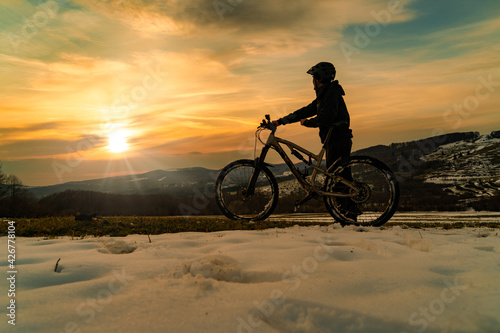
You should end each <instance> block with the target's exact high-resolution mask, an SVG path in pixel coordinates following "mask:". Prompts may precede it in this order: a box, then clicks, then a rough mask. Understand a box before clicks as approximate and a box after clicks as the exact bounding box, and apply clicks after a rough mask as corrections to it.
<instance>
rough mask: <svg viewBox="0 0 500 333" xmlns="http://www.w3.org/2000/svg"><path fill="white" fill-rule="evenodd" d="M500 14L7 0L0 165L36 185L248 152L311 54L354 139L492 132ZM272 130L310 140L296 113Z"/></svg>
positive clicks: (421, 7)
mask: <svg viewBox="0 0 500 333" xmlns="http://www.w3.org/2000/svg"><path fill="white" fill-rule="evenodd" d="M499 14H500V2H499V1H497V0H481V1H472V0H439V1H435V0H400V1H394V0H391V1H387V0H384V1H379V0H353V1H337V0H330V1H326V0H316V1H310V0H307V1H306V0H296V1H286V0H273V1H267V0H266V1H264V0H252V1H251V0H215V1H212V0H207V1H202V0H182V1H181V0H171V1H169V0H164V1H147V0H104V1H102V0H48V1H38V0H30V1H28V0H2V2H1V4H0V114H1V118H0V119H1V121H0V138H1V140H0V161H2V163H3V171H5V172H8V173H13V174H15V175H17V176H18V177H19V178H20V179H21V180H22V181H23V183H24V184H26V185H30V186H39V185H49V184H58V183H62V182H68V181H81V180H86V179H95V178H102V177H109V176H116V175H124V174H130V173H142V172H147V171H152V170H156V169H175V168H184V167H206V168H212V169H220V168H222V167H224V166H225V165H226V164H228V163H229V162H231V161H233V160H236V159H241V158H253V156H254V150H255V142H254V139H255V137H254V132H255V129H256V127H257V125H258V124H259V123H260V121H261V119H262V118H263V116H264V115H265V114H270V115H271V118H272V119H277V118H279V117H281V116H284V115H287V114H288V113H290V112H293V111H295V110H297V109H299V108H301V107H302V106H305V105H307V104H309V103H310V102H311V101H312V100H314V98H315V92H314V90H313V86H312V82H311V76H310V75H308V74H306V71H307V70H308V69H309V68H310V67H311V66H313V65H314V64H316V63H318V62H320V61H329V62H332V63H333V64H334V65H335V67H336V68H337V79H338V80H339V83H340V84H341V85H342V86H343V87H344V90H345V91H346V96H344V97H345V101H346V104H347V107H348V110H349V112H350V116H351V128H352V130H353V134H354V139H353V143H354V145H353V150H357V149H361V148H366V147H370V146H373V145H378V144H385V145H387V144H390V143H394V142H405V141H411V140H415V139H421V138H427V137H430V136H433V135H436V134H442V133H452V132H466V131H478V132H480V133H481V134H489V133H490V132H491V131H494V130H500V113H499V110H500V94H499V90H500V43H499V42H500V35H499V34H498V31H500V15H499ZM276 135H277V136H279V137H283V138H286V139H288V140H291V141H294V142H296V143H299V144H300V145H302V146H304V147H305V148H307V149H309V150H312V151H314V152H318V151H319V149H320V148H321V146H320V142H319V136H318V130H317V129H311V128H304V127H301V126H300V124H291V125H287V126H284V127H280V128H279V130H278V132H277V134H276ZM259 149H260V146H259V145H257V153H258V151H259ZM269 161H270V162H279V160H278V158H277V154H276V153H274V155H270V160H269Z"/></svg>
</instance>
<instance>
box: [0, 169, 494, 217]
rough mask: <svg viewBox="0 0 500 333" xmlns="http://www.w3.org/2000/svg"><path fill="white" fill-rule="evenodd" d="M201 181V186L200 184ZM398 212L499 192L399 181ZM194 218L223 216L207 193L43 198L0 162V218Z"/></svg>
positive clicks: (74, 193)
mask: <svg viewBox="0 0 500 333" xmlns="http://www.w3.org/2000/svg"><path fill="white" fill-rule="evenodd" d="M203 185H204V184H201V185H200V187H203ZM400 185H401V199H400V203H399V210H400V211H430V210H433V211H456V210H464V209H468V208H474V209H475V210H478V211H479V210H489V211H500V194H497V195H496V196H494V197H489V198H484V199H481V200H474V198H473V195H469V196H470V198H469V197H462V198H461V199H462V200H461V201H462V202H463V200H464V199H465V200H467V199H469V200H472V202H470V203H469V204H468V206H467V207H465V206H464V205H463V204H460V202H459V200H458V198H457V197H456V196H451V195H448V194H446V193H445V192H443V190H442V188H441V186H439V185H436V184H422V183H421V182H418V181H415V180H411V181H406V182H403V183H401V184H400ZM303 197H304V193H303V192H294V193H290V194H288V195H280V198H279V201H278V206H277V207H276V210H275V211H274V213H276V214H280V213H292V212H294V208H295V202H297V201H298V200H300V199H302V198H303ZM299 212H304V213H311V212H315V213H326V209H325V207H324V204H323V200H322V199H321V198H320V200H311V201H309V202H307V203H306V204H304V205H303V206H301V208H300V210H299ZM79 214H96V215H98V216H196V215H221V212H220V210H219V208H218V206H217V204H216V202H215V198H214V197H213V195H210V193H205V194H204V195H203V197H196V196H193V195H175V194H149V195H141V194H112V193H103V192H95V191H85V190H66V191H64V192H59V193H54V194H51V195H48V196H46V197H43V198H36V197H35V196H34V195H33V194H32V193H31V192H30V191H29V189H28V188H27V187H26V186H24V185H23V184H22V182H21V180H20V179H19V178H18V177H16V176H15V175H10V174H5V173H4V172H3V171H2V164H1V162H0V217H12V218H16V217H45V216H77V215H79Z"/></svg>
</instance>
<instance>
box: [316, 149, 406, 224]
mask: <svg viewBox="0 0 500 333" xmlns="http://www.w3.org/2000/svg"><path fill="white" fill-rule="evenodd" d="M349 172H350V176H351V177H352V180H353V181H354V182H355V183H357V184H358V185H359V186H361V187H363V190H362V191H360V193H359V194H358V195H357V196H355V197H352V198H340V197H335V196H324V197H323V199H324V203H325V206H326V209H327V211H328V212H329V213H330V215H331V216H332V217H333V218H334V219H335V220H336V221H338V222H340V224H342V225H349V224H353V225H359V226H381V225H383V224H384V223H386V222H387V221H389V219H390V218H391V217H392V216H393V215H394V213H395V212H396V209H397V206H398V202H399V183H398V181H397V178H396V176H395V175H394V173H393V172H392V171H391V170H390V169H389V167H388V166H386V165H385V164H384V163H382V162H381V161H379V160H377V159H376V158H373V157H370V156H351V157H350V158H349V159H347V160H346V161H345V162H342V163H340V164H339V166H337V167H336V168H335V170H334V173H335V174H341V173H344V174H347V175H348V174H349ZM335 187H337V189H335V190H336V191H338V188H339V187H340V188H342V184H339V183H335V182H334V180H333V179H332V178H330V177H328V178H326V179H325V182H324V185H323V190H324V191H327V192H329V191H333V190H334V188H335ZM348 190H349V189H348V188H347V187H346V186H345V185H344V191H348ZM360 213H361V214H360Z"/></svg>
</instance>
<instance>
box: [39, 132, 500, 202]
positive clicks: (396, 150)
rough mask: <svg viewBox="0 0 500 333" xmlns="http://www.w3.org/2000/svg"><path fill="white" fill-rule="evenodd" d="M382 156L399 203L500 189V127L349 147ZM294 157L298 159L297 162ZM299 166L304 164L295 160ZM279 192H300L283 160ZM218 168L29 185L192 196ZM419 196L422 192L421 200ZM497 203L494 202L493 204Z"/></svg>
mask: <svg viewBox="0 0 500 333" xmlns="http://www.w3.org/2000/svg"><path fill="white" fill-rule="evenodd" d="M353 155H369V156H373V157H375V158H378V159H380V160H382V161H383V162H384V163H386V164H387V165H388V166H389V167H390V168H391V169H392V170H393V171H394V172H395V173H396V175H397V176H398V179H399V180H400V182H401V184H402V201H401V203H402V204H401V207H406V208H407V209H417V208H419V207H417V206H418V205H435V206H436V209H439V204H443V205H444V203H446V205H448V206H447V207H449V208H450V209H452V208H454V207H455V208H457V209H459V208H460V207H461V208H467V207H468V206H470V205H471V204H474V202H478V201H481V200H482V201H485V200H486V201H487V200H490V201H492V205H493V206H492V207H493V209H494V207H496V206H495V200H496V198H498V197H499V193H500V131H495V132H492V133H491V134H488V135H480V134H479V133H477V132H463V133H451V134H446V135H441V136H435V137H430V138H426V139H422V140H416V141H410V142H403V143H393V144H391V145H388V146H385V145H377V146H373V147H369V148H365V149H361V150H358V151H356V152H353ZM297 162H298V161H297ZM298 165H299V166H300V168H301V169H303V168H304V163H298ZM272 171H273V173H274V174H275V176H276V177H277V179H278V182H280V185H281V187H282V189H283V190H282V192H281V193H282V194H287V193H291V192H297V191H300V188H299V187H298V184H297V183H296V182H295V181H291V179H292V178H291V177H290V175H289V171H288V168H287V166H286V165H285V164H277V165H275V166H274V167H273V168H272ZM218 172H219V170H210V169H205V168H200V167H197V168H183V169H176V170H154V171H150V172H146V173H143V174H137V175H126V176H118V177H108V178H102V179H94V180H86V181H80V182H68V183H63V184H57V185H52V186H40V187H32V188H30V190H31V192H32V193H33V194H34V195H35V196H36V197H38V198H40V197H45V196H48V195H51V194H54V193H58V192H63V191H65V190H86V191H96V192H105V193H114V194H140V195H147V194H174V195H181V196H182V195H188V196H189V195H192V194H193V188H194V187H198V188H201V187H205V186H206V188H213V186H214V182H215V179H216V177H217V174H218ZM423 197H426V201H425V202H424V199H423ZM405 205H407V206H405ZM497 205H498V204H497Z"/></svg>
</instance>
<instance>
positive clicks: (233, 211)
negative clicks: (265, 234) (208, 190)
mask: <svg viewBox="0 0 500 333" xmlns="http://www.w3.org/2000/svg"><path fill="white" fill-rule="evenodd" d="M253 170H254V161H253V160H237V161H234V162H232V163H230V164H228V165H227V166H226V167H224V168H223V169H222V170H221V171H220V173H219V175H218V177H217V180H216V182H215V198H216V202H217V205H218V206H219V209H220V210H221V212H222V213H223V214H224V215H225V216H226V217H228V218H230V219H233V220H247V221H258V220H264V219H266V218H267V217H269V215H271V214H272V212H273V211H274V209H275V208H276V205H277V203H278V198H279V188H278V183H277V182H276V178H275V177H274V175H273V174H272V172H271V171H270V170H269V169H268V168H267V167H266V166H264V165H263V166H261V169H260V173H259V178H258V180H257V184H256V188H255V193H254V194H253V195H252V196H246V195H245V194H244V193H243V192H244V191H245V190H246V188H247V186H248V183H249V181H250V178H251V176H252V173H253Z"/></svg>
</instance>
